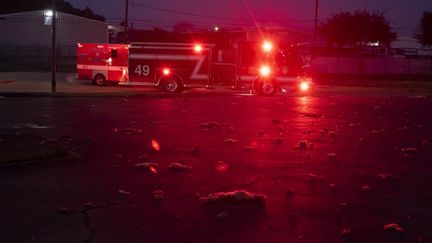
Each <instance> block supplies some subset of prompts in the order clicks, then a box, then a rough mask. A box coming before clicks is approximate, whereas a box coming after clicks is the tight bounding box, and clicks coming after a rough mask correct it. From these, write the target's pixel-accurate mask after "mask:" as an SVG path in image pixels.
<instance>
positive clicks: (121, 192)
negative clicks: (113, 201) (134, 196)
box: [117, 189, 131, 195]
mask: <svg viewBox="0 0 432 243" xmlns="http://www.w3.org/2000/svg"><path fill="white" fill-rule="evenodd" d="M117 192H118V193H119V194H121V195H129V194H131V193H130V192H129V191H125V190H123V189H118V190H117Z"/></svg>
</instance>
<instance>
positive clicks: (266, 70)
mask: <svg viewBox="0 0 432 243" xmlns="http://www.w3.org/2000/svg"><path fill="white" fill-rule="evenodd" d="M259 72H260V74H261V76H264V77H267V76H269V75H270V73H271V69H270V67H269V66H267V65H264V66H261V68H260V70H259Z"/></svg>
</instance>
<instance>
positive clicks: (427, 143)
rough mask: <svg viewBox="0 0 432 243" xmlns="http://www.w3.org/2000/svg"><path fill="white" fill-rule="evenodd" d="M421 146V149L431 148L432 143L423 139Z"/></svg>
mask: <svg viewBox="0 0 432 243" xmlns="http://www.w3.org/2000/svg"><path fill="white" fill-rule="evenodd" d="M422 146H423V147H431V146H432V143H431V142H430V141H429V140H426V139H423V140H422Z"/></svg>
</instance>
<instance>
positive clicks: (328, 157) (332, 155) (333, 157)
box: [327, 153, 336, 162]
mask: <svg viewBox="0 0 432 243" xmlns="http://www.w3.org/2000/svg"><path fill="white" fill-rule="evenodd" d="M327 159H328V160H330V161H333V162H335V161H336V154H335V153H328V154H327Z"/></svg>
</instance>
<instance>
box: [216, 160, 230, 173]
mask: <svg viewBox="0 0 432 243" xmlns="http://www.w3.org/2000/svg"><path fill="white" fill-rule="evenodd" d="M228 168H229V164H227V163H225V162H223V161H218V163H217V165H216V170H217V171H219V172H225V171H227V170H228Z"/></svg>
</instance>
